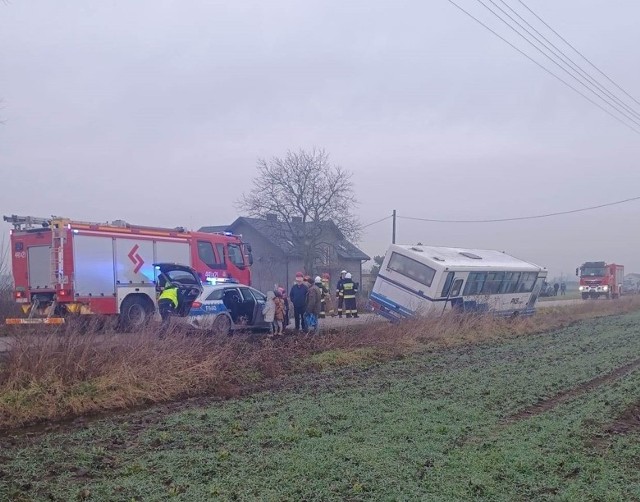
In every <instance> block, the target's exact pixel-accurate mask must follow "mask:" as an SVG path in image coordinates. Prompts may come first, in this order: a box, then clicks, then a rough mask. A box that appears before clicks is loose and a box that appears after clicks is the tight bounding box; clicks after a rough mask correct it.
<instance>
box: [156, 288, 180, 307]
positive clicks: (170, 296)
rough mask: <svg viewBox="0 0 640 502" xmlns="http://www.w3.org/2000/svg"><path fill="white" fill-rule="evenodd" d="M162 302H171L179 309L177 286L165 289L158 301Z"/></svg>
mask: <svg viewBox="0 0 640 502" xmlns="http://www.w3.org/2000/svg"><path fill="white" fill-rule="evenodd" d="M160 300H171V302H173V306H174V307H175V308H178V288H176V287H175V286H169V287H168V288H164V289H163V290H162V293H160V296H159V297H158V301H160Z"/></svg>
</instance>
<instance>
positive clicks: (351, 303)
mask: <svg viewBox="0 0 640 502" xmlns="http://www.w3.org/2000/svg"><path fill="white" fill-rule="evenodd" d="M340 290H341V296H342V298H343V301H344V313H345V314H346V316H347V317H348V318H349V317H358V307H357V306H356V293H357V292H358V285H357V284H356V283H355V282H353V280H352V279H351V274H350V273H348V272H347V273H346V274H345V276H344V279H343V280H342V282H341V284H340Z"/></svg>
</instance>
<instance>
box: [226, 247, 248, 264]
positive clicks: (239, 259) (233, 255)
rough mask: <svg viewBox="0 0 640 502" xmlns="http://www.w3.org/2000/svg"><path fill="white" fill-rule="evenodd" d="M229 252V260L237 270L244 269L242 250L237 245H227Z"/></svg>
mask: <svg viewBox="0 0 640 502" xmlns="http://www.w3.org/2000/svg"><path fill="white" fill-rule="evenodd" d="M227 251H228V252H229V259H230V260H231V263H233V264H234V265H235V266H236V267H238V268H244V256H242V249H240V246H238V244H229V245H228V246H227Z"/></svg>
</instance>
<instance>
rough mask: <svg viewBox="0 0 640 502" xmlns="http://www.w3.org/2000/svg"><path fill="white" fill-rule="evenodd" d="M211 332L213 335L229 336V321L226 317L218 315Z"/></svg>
mask: <svg viewBox="0 0 640 502" xmlns="http://www.w3.org/2000/svg"><path fill="white" fill-rule="evenodd" d="M212 331H213V334H214V335H230V334H231V319H229V317H227V316H226V315H219V316H218V317H216V320H215V321H213V326H212Z"/></svg>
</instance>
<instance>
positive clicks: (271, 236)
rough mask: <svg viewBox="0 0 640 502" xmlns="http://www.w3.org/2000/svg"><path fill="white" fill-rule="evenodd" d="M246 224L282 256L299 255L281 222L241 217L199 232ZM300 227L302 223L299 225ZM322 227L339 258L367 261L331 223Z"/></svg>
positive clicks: (222, 229) (235, 228)
mask: <svg viewBox="0 0 640 502" xmlns="http://www.w3.org/2000/svg"><path fill="white" fill-rule="evenodd" d="M243 223H244V224H246V225H249V226H250V227H252V228H253V229H254V230H255V231H256V232H258V233H259V234H261V235H262V236H263V237H264V238H265V239H267V240H268V241H269V242H271V243H272V244H273V245H274V246H275V247H277V248H278V249H280V250H281V251H282V252H283V253H284V254H287V255H292V254H293V255H295V254H299V253H298V250H297V249H296V245H295V243H294V241H293V238H292V235H291V230H290V229H289V226H288V225H287V224H286V223H285V222H283V221H270V220H263V219H260V218H248V217H244V216H241V217H240V218H238V219H236V221H234V222H233V223H232V224H231V225H228V226H226V227H225V226H210V227H202V228H201V229H200V231H201V232H235V231H236V230H237V228H238V227H239V226H240V225H241V224H243ZM294 224H295V223H294ZM299 224H300V225H302V223H299ZM322 224H323V225H324V226H326V228H327V229H328V230H330V231H332V232H333V234H334V235H335V236H336V240H335V242H334V243H333V245H334V246H335V250H336V253H337V254H338V256H340V257H341V258H344V259H347V260H361V261H366V260H369V259H370V258H369V256H368V255H367V254H365V253H364V252H362V251H361V250H360V249H358V248H357V247H356V246H354V245H353V244H352V243H351V242H349V241H348V240H347V239H346V238H345V237H344V236H343V235H342V232H340V230H339V229H338V227H337V226H336V225H335V223H333V222H332V221H324V222H322Z"/></svg>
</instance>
